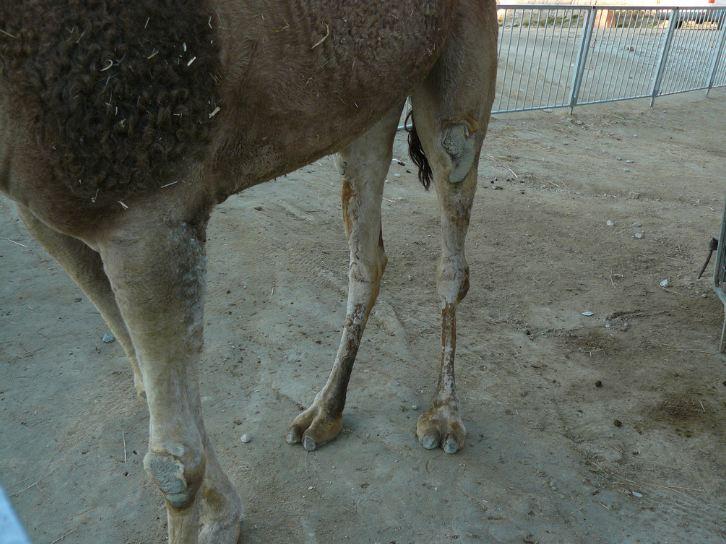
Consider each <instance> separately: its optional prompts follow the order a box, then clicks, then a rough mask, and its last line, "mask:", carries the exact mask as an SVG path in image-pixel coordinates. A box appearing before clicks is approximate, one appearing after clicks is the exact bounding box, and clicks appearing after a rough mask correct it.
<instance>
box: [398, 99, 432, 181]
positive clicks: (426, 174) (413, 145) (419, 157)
mask: <svg viewBox="0 0 726 544" xmlns="http://www.w3.org/2000/svg"><path fill="white" fill-rule="evenodd" d="M409 121H410V123H409ZM404 125H405V127H406V131H407V132H408V154H409V156H410V157H411V160H412V161H413V163H414V164H415V165H416V166H417V167H418V180H419V181H420V182H421V184H422V185H423V186H424V189H426V190H427V191H428V190H429V187H431V180H432V179H433V177H434V174H433V172H432V171H431V165H430V164H429V160H428V159H427V158H426V155H425V154H424V150H423V147H421V140H420V139H419V137H418V133H417V132H416V125H415V124H414V123H413V111H410V112H408V115H407V116H406V121H405V123H404Z"/></svg>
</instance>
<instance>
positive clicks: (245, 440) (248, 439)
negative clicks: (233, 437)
mask: <svg viewBox="0 0 726 544" xmlns="http://www.w3.org/2000/svg"><path fill="white" fill-rule="evenodd" d="M239 440H240V442H242V443H243V444H249V443H250V442H252V437H251V436H250V435H248V434H247V433H245V434H243V435H242V436H240V437H239Z"/></svg>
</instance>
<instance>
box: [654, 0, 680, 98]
mask: <svg viewBox="0 0 726 544" xmlns="http://www.w3.org/2000/svg"><path fill="white" fill-rule="evenodd" d="M678 12H679V9H678V8H673V9H672V10H671V15H670V19H669V20H668V32H666V35H665V38H664V39H663V43H662V44H661V48H660V51H659V52H658V70H657V71H656V73H655V77H654V78H653V87H652V88H651V91H650V107H651V108H652V107H653V104H655V97H656V96H658V93H659V92H660V84H661V81H663V72H664V71H665V67H666V63H667V62H668V52H669V51H670V47H671V42H672V41H673V32H674V31H675V29H676V27H677V26H678Z"/></svg>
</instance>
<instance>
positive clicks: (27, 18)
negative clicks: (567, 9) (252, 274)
mask: <svg viewBox="0 0 726 544" xmlns="http://www.w3.org/2000/svg"><path fill="white" fill-rule="evenodd" d="M496 40H497V19H496V9H495V3H494V0H396V1H395V2H385V1H383V0H374V1H368V2H358V1H348V2H340V1H333V0H307V1H305V2H297V1H291V0H137V1H135V2H115V1H113V0H20V2H19V3H18V2H2V3H1V4H0V189H1V190H2V191H3V192H4V194H5V195H7V196H9V198H10V199H12V200H13V201H15V202H16V204H17V208H18V213H19V215H20V217H21V218H22V220H23V221H24V223H25V225H26V226H27V228H28V230H29V231H30V233H31V234H32V235H33V236H34V237H35V238H36V239H37V240H38V241H39V242H40V244H42V245H43V246H44V247H45V249H46V250H47V251H48V253H50V254H51V255H52V256H53V257H54V258H55V259H56V260H57V261H58V262H59V263H60V265H61V266H62V267H63V268H64V269H65V271H66V272H67V273H68V275H69V276H70V277H71V278H72V279H73V280H74V281H75V282H76V283H77V284H78V286H79V287H80V288H81V289H82V290H83V291H84V292H85V294H86V295H87V296H88V297H89V298H90V300H91V301H92V302H93V303H94V304H95V306H96V307H97V308H98V310H99V312H100V313H101V315H102V316H103V318H104V319H105V321H106V323H107V324H108V326H109V328H110V330H111V331H112V332H113V334H114V335H115V337H116V338H117V339H118V341H119V342H120V344H121V345H122V347H123V349H124V351H125V353H126V355H127V356H128V358H129V360H130V362H131V367H132V370H133V378H134V384H135V388H136V391H137V392H138V394H139V395H141V396H145V398H146V402H147V404H148V409H149V413H150V423H149V448H148V452H147V453H146V455H145V457H144V467H145V470H146V472H147V473H148V475H149V477H150V478H151V479H152V481H153V482H155V484H156V485H157V486H158V487H159V489H160V491H161V493H162V494H163V496H164V499H165V502H166V507H167V514H168V529H169V541H170V542H172V543H176V544H192V543H197V542H199V543H203V544H211V543H214V544H231V543H234V542H237V541H238V539H239V536H240V523H241V515H242V514H241V513H242V508H241V504H240V499H239V498H238V495H237V494H236V492H235V490H234V488H233V486H232V485H231V483H230V481H229V480H228V479H227V477H226V475H225V474H224V472H223V470H222V468H221V467H220V465H219V462H218V461H217V458H216V456H215V453H214V449H213V447H212V444H211V443H210V440H209V438H208V436H207V433H206V431H205V428H204V421H203V419H202V412H201V405H200V397H199V382H198V376H197V375H198V363H199V360H200V355H201V353H202V344H203V330H202V329H203V307H204V288H205V268H206V260H205V240H206V237H205V230H206V225H207V222H208V219H209V217H210V214H211V212H212V210H213V208H214V206H215V205H216V204H218V203H220V202H222V201H224V200H225V199H226V198H228V197H229V196H230V195H233V194H236V193H239V192H240V191H243V190H244V189H245V188H248V187H251V186H253V185H256V184H258V183H262V182H264V181H268V180H272V179H274V178H275V177H278V176H281V175H283V174H285V173H288V172H291V171H293V170H295V169H297V168H299V167H301V166H303V165H305V164H308V163H310V162H312V161H314V160H317V159H319V158H320V157H323V156H325V155H328V154H332V153H338V159H337V160H338V162H337V164H338V166H339V169H340V173H341V175H342V180H343V181H342V212H343V223H344V228H345V233H346V236H347V240H348V244H349V249H350V266H349V287H348V302H347V310H346V318H345V322H344V324H343V328H342V337H341V340H340V346H339V348H338V351H337V354H336V357H335V361H334V363H333V368H332V371H331V373H330V376H329V378H328V380H327V382H326V383H325V385H324V386H323V387H322V389H321V390H320V392H319V393H318V394H317V395H316V396H315V398H314V400H313V401H312V403H311V404H310V406H309V408H307V409H306V410H305V411H303V412H301V413H300V414H299V415H298V416H297V417H295V418H294V419H293V421H292V423H291V425H290V427H289V429H288V431H287V436H286V440H287V442H289V443H290V444H298V443H299V444H301V445H302V447H303V448H304V449H305V450H308V451H310V450H314V449H316V448H319V447H321V446H322V445H323V444H325V443H326V442H328V441H330V440H332V439H334V438H335V437H336V436H337V435H338V434H339V433H340V431H341V428H342V413H343V408H344V406H345V398H346V390H347V386H348V381H349V378H350V375H351V371H352V368H353V363H354V360H355V357H356V352H357V350H358V347H359V345H360V342H361V338H362V336H363V331H364V329H365V326H366V321H367V319H368V316H369V314H370V312H371V309H372V308H373V305H374V304H375V302H376V297H377V295H378V291H379V286H380V283H381V277H382V275H383V271H384V269H385V268H386V261H387V258H386V254H385V251H384V245H383V235H382V228H381V211H380V209H381V199H382V193H383V185H384V180H385V177H386V173H387V171H388V168H389V165H390V162H391V158H392V144H393V140H394V136H395V134H396V131H397V125H398V123H399V119H400V115H401V112H402V108H403V105H404V103H405V100H406V98H407V97H409V96H410V97H411V104H412V111H413V128H412V129H411V131H410V135H409V142H410V148H411V154H412V158H413V159H414V161H415V162H416V164H417V165H418V166H419V168H420V169H419V178H420V179H421V181H422V182H423V184H424V185H425V186H426V187H427V188H428V186H429V184H433V186H434V188H435V191H436V194H437V197H438V202H439V209H440V214H441V258H440V260H439V263H438V271H437V292H438V298H439V301H440V307H441V350H440V354H439V355H440V357H439V359H440V361H439V363H440V375H439V379H438V386H437V390H436V393H435V396H434V398H433V401H432V404H431V407H430V408H429V409H428V410H427V411H426V412H425V413H423V414H422V415H421V417H420V418H419V420H418V422H417V425H416V434H417V436H418V439H419V441H420V443H421V445H422V446H423V447H424V448H428V449H433V448H438V447H441V448H443V450H444V451H445V452H447V453H455V452H456V451H458V450H459V449H461V448H462V447H463V446H464V440H465V428H464V424H463V423H462V420H461V417H460V415H459V402H458V399H457V395H456V391H455V384H454V355H455V351H456V309H457V305H458V304H459V303H460V302H461V301H462V299H463V298H464V297H465V295H466V293H467V290H468V288H469V268H468V265H467V261H466V257H465V252H464V244H465V237H466V232H467V228H468V224H469V216H470V211H471V206H472V200H473V197H474V193H475V189H476V185H477V167H478V163H479V155H480V151H481V146H482V143H483V140H484V136H485V134H486V130H487V125H488V121H489V116H490V112H491V107H492V101H493V99H494V82H495V75H496Z"/></svg>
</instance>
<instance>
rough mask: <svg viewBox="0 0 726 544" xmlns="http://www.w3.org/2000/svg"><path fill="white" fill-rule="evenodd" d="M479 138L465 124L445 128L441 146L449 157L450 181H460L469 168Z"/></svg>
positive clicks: (477, 149)
mask: <svg viewBox="0 0 726 544" xmlns="http://www.w3.org/2000/svg"><path fill="white" fill-rule="evenodd" d="M477 144H480V140H479V139H478V138H476V137H475V135H474V134H473V131H472V130H471V129H470V127H469V126H468V125H467V124H463V123H462V124H455V125H452V126H449V127H447V128H445V129H444V130H443V132H442V135H441V147H443V148H444V150H445V151H446V153H447V154H448V155H449V157H450V158H451V171H450V173H449V182H450V183H461V182H462V181H464V178H465V177H466V175H467V174H468V173H469V170H471V167H472V165H473V164H474V159H475V158H476V157H477V156H478V154H479V147H480V145H477Z"/></svg>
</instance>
